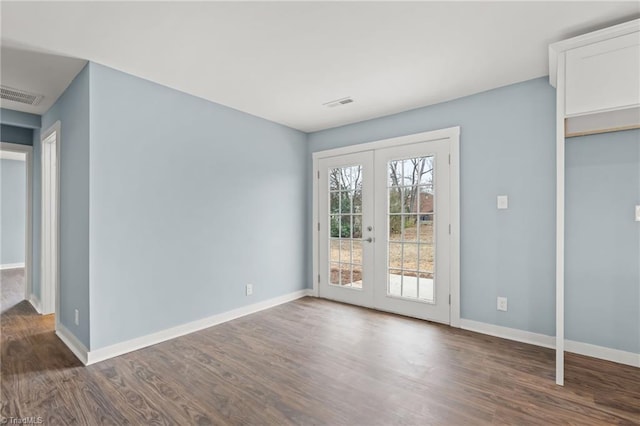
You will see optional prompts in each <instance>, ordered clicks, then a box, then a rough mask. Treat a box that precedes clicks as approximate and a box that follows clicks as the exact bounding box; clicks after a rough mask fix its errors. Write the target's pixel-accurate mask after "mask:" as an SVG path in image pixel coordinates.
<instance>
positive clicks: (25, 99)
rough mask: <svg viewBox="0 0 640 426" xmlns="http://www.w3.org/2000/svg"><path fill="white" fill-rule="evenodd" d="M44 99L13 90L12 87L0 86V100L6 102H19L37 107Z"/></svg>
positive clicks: (40, 96) (41, 96)
mask: <svg viewBox="0 0 640 426" xmlns="http://www.w3.org/2000/svg"><path fill="white" fill-rule="evenodd" d="M42 98H44V96H43V95H36V94H33V93H29V92H25V91H24V90H20V89H14V88H12V87H7V86H0V99H6V100H7V101H13V102H20V103H21V104H27V105H38V104H39V103H40V101H41V100H42Z"/></svg>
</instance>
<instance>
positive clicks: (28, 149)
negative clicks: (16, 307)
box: [0, 142, 37, 300]
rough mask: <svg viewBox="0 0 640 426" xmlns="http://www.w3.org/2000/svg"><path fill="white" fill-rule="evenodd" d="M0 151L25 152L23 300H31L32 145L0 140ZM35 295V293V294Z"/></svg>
mask: <svg viewBox="0 0 640 426" xmlns="http://www.w3.org/2000/svg"><path fill="white" fill-rule="evenodd" d="M0 151H8V152H19V153H24V154H25V166H26V167H25V169H26V173H27V176H26V178H27V180H26V184H27V193H26V198H27V200H26V203H27V206H26V207H27V217H26V221H25V235H24V238H25V244H24V251H25V253H24V262H25V265H24V282H25V286H24V298H25V300H31V299H32V297H31V292H32V289H33V283H32V277H33V264H32V256H33V250H32V243H33V241H32V238H31V236H32V233H33V222H32V220H33V211H32V208H33V207H32V204H33V201H32V194H33V192H32V189H33V184H32V179H33V159H32V157H33V147H32V146H30V145H21V144H17V143H9V142H0ZM36 297H37V295H36Z"/></svg>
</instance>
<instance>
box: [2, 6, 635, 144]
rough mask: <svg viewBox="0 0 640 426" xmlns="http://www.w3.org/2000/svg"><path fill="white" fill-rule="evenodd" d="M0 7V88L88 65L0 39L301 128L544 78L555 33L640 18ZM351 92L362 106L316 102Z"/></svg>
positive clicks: (621, 12)
mask: <svg viewBox="0 0 640 426" xmlns="http://www.w3.org/2000/svg"><path fill="white" fill-rule="evenodd" d="M0 7H1V11H2V22H1V23H2V31H1V34H2V43H3V46H5V48H3V50H2V52H1V54H2V55H3V58H2V82H3V84H8V83H9V82H10V81H15V82H16V83H15V84H21V85H22V87H18V88H22V89H27V90H32V91H39V92H45V91H47V93H48V94H49V96H51V97H52V98H53V95H55V93H58V92H59V90H58V89H59V87H60V86H65V85H66V84H68V82H69V81H70V80H71V78H72V77H73V76H74V75H75V73H77V71H78V70H79V69H80V68H81V62H75V63H74V65H73V66H71V65H66V66H65V67H59V68H56V70H57V71H52V74H53V75H49V74H48V73H45V74H47V75H49V76H50V77H51V78H49V79H47V78H45V77H46V76H45V75H43V74H42V73H38V72H35V71H34V70H33V69H31V70H29V69H28V68H43V69H45V67H46V66H47V65H41V66H40V65H37V64H36V63H31V64H30V62H29V61H23V65H20V64H19V61H16V62H15V63H14V64H9V65H6V62H7V61H10V62H14V59H13V58H16V57H18V56H19V54H18V53H16V52H15V51H14V52H13V53H8V54H7V53H6V52H11V51H10V50H6V47H14V48H16V47H17V48H20V49H23V50H32V51H38V52H47V53H50V54H56V55H60V56H63V57H70V58H79V59H86V60H91V61H94V62H97V63H101V64H104V65H107V66H110V67H113V68H116V69H118V70H121V71H125V72H128V73H130V74H133V75H136V76H139V77H143V78H146V79H149V80H152V81H155V82H158V83H160V84H163V85H166V86H169V87H173V88H175V89H178V90H181V91H184V92H187V93H190V94H193V95H196V96H199V97H202V98H205V99H209V100H211V101H214V102H218V103H220V104H223V105H227V106H230V107H232V108H236V109H238V110H241V111H245V112H248V113H250V114H254V115H257V116H260V117H264V118H266V119H269V120H272V121H275V122H278V123H282V124H285V125H287V126H290V127H293V128H296V129H300V130H303V131H307V132H309V131H315V130H320V129H325V128H329V127H335V126H339V125H343V124H347V123H352V122H356V121H361V120H365V119H369V118H373V117H378V116H382V115H387V114H392V113H396V112H400V111H405V110H408V109H412V108H416V107H420V106H424V105H429V104H434V103H438V102H442V101H445V100H449V99H453V98H457V97H461V96H465V95H469V94H472V93H477V92H480V91H484V90H488V89H492V88H495V87H499V86H504V85H507V84H511V83H514V82H518V81H523V80H528V79H531V78H535V77H540V76H544V75H546V74H547V46H548V44H549V43H551V42H554V41H558V40H561V39H563V38H566V37H569V36H574V35H577V34H581V33H584V32H588V31H591V30H594V29H598V28H602V27H605V26H609V25H611V24H615V23H620V22H623V21H627V20H631V19H634V18H637V17H638V16H639V15H640V3H638V2H623V3H615V2H608V1H607V2H566V3H565V2H563V3H559V2H552V3H546V2H527V3H525V2H514V3H505V2H496V3H493V2H470V3H469V2H464V3H463V2H449V3H442V2H428V3H425V2H406V3H405V2H403V3H397V2H354V3H352V2H349V3H346V2H345V3H340V2H258V3H246V2H227V3H214V2H199V3H185V2H162V3H156V2H136V3H104V2H100V3H95V2H69V3H57V2H45V3H32V2H24V3H17V2H16V3H12V2H6V1H3V2H2V3H1V6H0ZM5 55H7V56H6V57H5ZM12 55H15V56H12ZM25 64H26V65H25ZM51 68H52V69H53V68H55V67H51ZM63 68H64V69H63ZM30 73H32V74H33V75H31V74H30ZM54 76H55V77H56V78H54ZM5 80H6V83H5ZM54 80H55V81H54ZM9 85H10V84H9ZM49 86H51V88H52V89H49V88H48V87H49ZM54 86H55V88H54ZM47 93H45V94H47ZM345 96H351V97H353V99H354V100H355V102H353V103H351V104H348V105H344V106H340V107H336V108H327V107H324V106H322V104H323V103H325V102H328V101H331V100H334V99H338V98H342V97H345ZM34 112H40V113H41V112H42V111H34Z"/></svg>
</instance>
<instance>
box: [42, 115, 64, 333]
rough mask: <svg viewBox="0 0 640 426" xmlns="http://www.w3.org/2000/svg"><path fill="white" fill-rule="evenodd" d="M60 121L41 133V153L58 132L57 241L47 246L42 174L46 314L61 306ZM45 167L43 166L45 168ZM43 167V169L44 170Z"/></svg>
mask: <svg viewBox="0 0 640 426" xmlns="http://www.w3.org/2000/svg"><path fill="white" fill-rule="evenodd" d="M60 127H61V126H60V121H56V122H55V123H54V124H53V125H52V126H51V127H49V128H48V129H47V130H46V131H45V132H43V133H42V134H41V137H40V144H41V145H40V146H41V154H42V153H44V143H45V140H46V139H48V138H49V136H51V135H52V134H53V133H55V134H56V188H55V196H56V200H55V202H56V218H55V219H56V223H55V225H54V227H55V239H56V241H55V242H54V243H53V244H52V245H51V246H50V247H47V246H46V245H45V244H44V243H43V240H44V238H43V236H44V228H45V227H44V221H45V219H46V218H45V214H44V213H45V209H44V197H45V195H46V194H45V191H44V186H45V185H44V179H45V175H44V173H41V174H42V204H41V209H40V210H41V218H42V221H41V222H42V226H41V229H40V236H41V238H40V246H41V258H40V268H41V269H40V270H41V271H42V272H41V274H40V275H41V280H40V282H41V284H42V285H41V287H42V288H41V291H42V304H41V306H42V313H44V314H53V313H56V314H57V313H58V312H59V307H60V258H59V253H60V140H61V138H60ZM43 168H44V167H42V169H43ZM42 169H41V170H42ZM51 256H53V257H54V259H55V261H56V264H55V271H56V274H55V276H54V281H55V282H54V283H49V285H46V280H45V279H44V262H45V259H46V258H50V257H51ZM58 322H59V315H56V329H57V328H58V327H57V326H58Z"/></svg>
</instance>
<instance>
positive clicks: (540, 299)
mask: <svg viewBox="0 0 640 426" xmlns="http://www.w3.org/2000/svg"><path fill="white" fill-rule="evenodd" d="M555 95H556V94H555V90H554V89H553V88H552V87H551V86H550V85H549V83H548V80H547V78H538V79H535V80H530V81H525V82H522V83H518V84H513V85H510V86H506V87H501V88H498V89H494V90H491V91H488V92H483V93H479V94H476V95H472V96H468V97H464V98H460V99H455V100H453V101H449V102H445V103H441V104H437V105H433V106H428V107H424V108H419V109H415V110H411V111H407V112H403V113H400V114H395V115H390V116H386V117H381V118H377V119H373V120H368V121H364V122H360V123H355V124H351V125H347V126H342V127H338V128H334V129H329V130H325V131H320V132H316V133H312V134H310V135H309V154H308V158H307V164H308V165H309V166H310V164H311V153H313V152H317V151H321V150H326V149H330V148H337V147H342V146H347V145H354V144H358V143H363V142H370V141H375V140H381V139H386V138H391V137H396V136H402V135H409V134H414V133H418V132H424V131H428V130H436V129H442V128H447V127H452V126H460V128H461V130H460V163H461V167H460V187H461V188H460V191H461V200H460V209H461V224H460V226H461V230H460V235H461V253H460V256H461V259H460V260H461V283H460V291H461V296H460V297H461V316H462V318H466V319H470V320H475V321H480V322H484V323H489V324H496V325H500V326H504V327H510V328H516V329H520V330H526V331H530V332H534V333H540V334H546V335H554V334H555V174H556V166H555V120H556V115H555ZM309 169H310V170H311V168H309ZM311 178H312V174H311V173H308V179H309V180H308V191H309V193H311V187H312V181H311ZM498 195H508V196H509V209H508V210H497V209H496V196H498ZM308 203H309V204H308V205H310V203H311V198H310V197H309V198H308ZM310 217H311V215H309V218H310ZM309 220H310V219H309ZM308 229H311V223H310V222H309V225H308ZM307 235H309V234H307ZM497 296H506V297H507V298H508V300H509V311H508V312H498V311H497V310H496V297H497Z"/></svg>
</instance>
